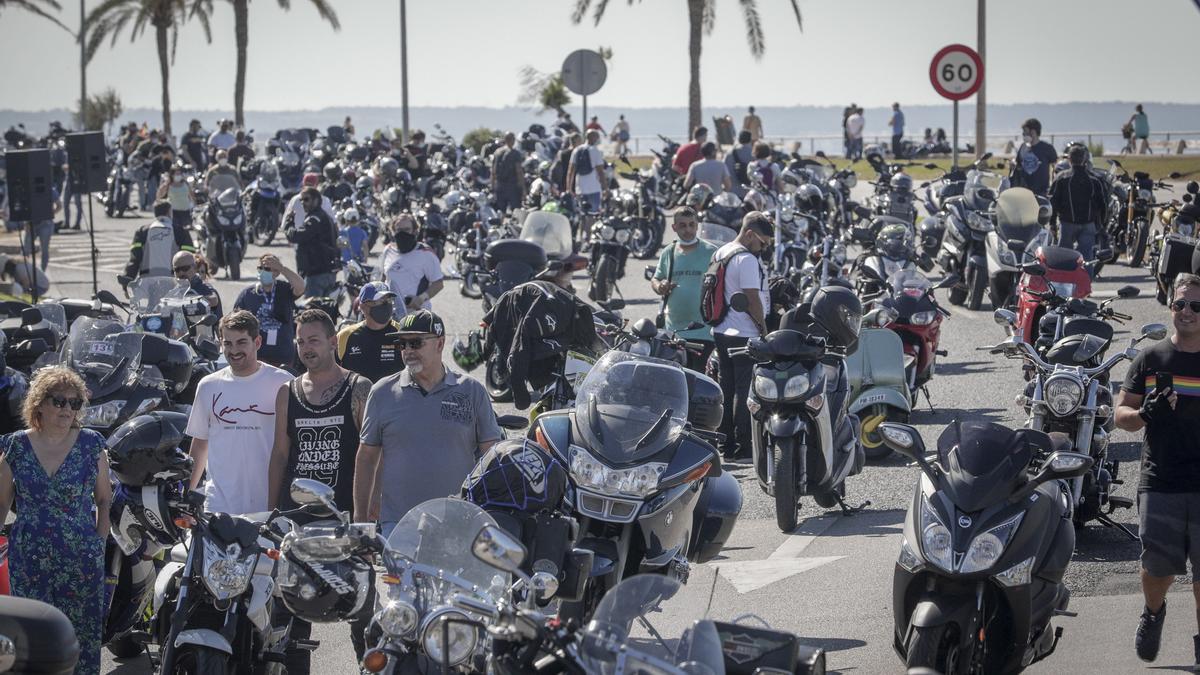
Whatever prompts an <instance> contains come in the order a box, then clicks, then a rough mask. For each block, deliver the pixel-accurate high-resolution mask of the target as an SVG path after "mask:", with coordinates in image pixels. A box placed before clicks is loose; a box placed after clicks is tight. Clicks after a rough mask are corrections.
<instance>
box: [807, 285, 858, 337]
mask: <svg viewBox="0 0 1200 675" xmlns="http://www.w3.org/2000/svg"><path fill="white" fill-rule="evenodd" d="M862 313H863V311H862V302H861V301H860V300H859V299H858V296H857V295H855V294H854V291H852V290H850V289H849V288H844V287H842V286H832V285H831V286H822V287H821V288H819V289H817V292H816V294H814V295H813V300H812V305H811V307H810V308H809V315H810V316H811V317H812V319H813V321H814V322H815V323H816V324H817V325H818V326H820V327H821V328H822V329H823V330H824V331H825V333H826V334H827V335H828V340H829V342H830V344H833V345H835V346H838V347H842V348H844V349H845V350H846V353H847V354H853V353H854V351H855V350H856V349H858V331H859V329H860V328H861V327H862Z"/></svg>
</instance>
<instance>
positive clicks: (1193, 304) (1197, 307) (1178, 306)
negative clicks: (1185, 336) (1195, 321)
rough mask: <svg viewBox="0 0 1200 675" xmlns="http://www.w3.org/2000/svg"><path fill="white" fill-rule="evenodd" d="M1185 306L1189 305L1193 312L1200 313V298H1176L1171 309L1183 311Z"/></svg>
mask: <svg viewBox="0 0 1200 675" xmlns="http://www.w3.org/2000/svg"><path fill="white" fill-rule="evenodd" d="M1184 307H1189V308H1191V310H1192V313H1193V314H1200V300H1176V301H1175V302H1172V303H1171V309H1173V310H1175V311H1176V312H1182V311H1183V308H1184Z"/></svg>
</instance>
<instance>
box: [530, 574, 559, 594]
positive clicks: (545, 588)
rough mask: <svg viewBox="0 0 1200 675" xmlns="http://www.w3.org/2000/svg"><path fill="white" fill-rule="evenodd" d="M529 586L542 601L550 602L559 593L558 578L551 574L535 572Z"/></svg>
mask: <svg viewBox="0 0 1200 675" xmlns="http://www.w3.org/2000/svg"><path fill="white" fill-rule="evenodd" d="M529 585H530V586H532V587H533V592H534V593H535V594H536V595H537V597H538V598H539V599H540V600H549V599H550V598H553V597H554V594H555V593H558V577H556V576H554V575H553V574H550V573H549V572H534V573H533V576H532V577H530V579H529Z"/></svg>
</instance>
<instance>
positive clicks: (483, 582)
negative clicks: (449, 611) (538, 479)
mask: <svg viewBox="0 0 1200 675" xmlns="http://www.w3.org/2000/svg"><path fill="white" fill-rule="evenodd" d="M495 524H496V521H495V520H494V519H492V517H491V516H489V515H488V514H487V513H486V512H485V511H484V510H483V509H481V508H479V507H478V506H476V505H474V504H472V503H470V502H466V501H463V500H461V499H450V498H442V499H431V500H429V501H427V502H422V503H420V504H417V505H416V506H414V507H413V508H412V509H410V510H409V512H408V513H406V514H404V517H403V518H401V519H400V522H398V523H396V527H395V528H394V529H393V530H392V533H391V534H390V535H389V536H388V539H387V544H386V550H385V552H384V565H385V566H386V567H387V569H388V571H389V572H391V573H392V574H399V573H400V572H401V571H402V570H403V568H404V567H405V563H404V561H408V562H410V563H416V564H418V565H423V566H425V567H431V568H433V569H436V570H440V571H441V572H443V573H445V574H447V575H451V576H454V577H457V578H458V579H459V580H461V581H463V582H466V583H467V584H468V586H467V587H466V588H462V587H460V585H459V584H457V583H454V584H452V583H450V582H449V581H448V580H441V579H438V578H437V577H436V576H431V575H428V574H421V575H419V576H417V577H415V579H416V583H417V585H418V587H419V588H418V591H419V592H420V594H421V596H422V598H423V599H424V600H425V601H426V602H427V603H429V604H427V605H426V606H427V607H432V606H434V605H439V604H449V602H450V600H451V598H452V597H453V595H454V594H455V593H471V592H472V591H473V592H475V593H476V594H477V595H479V596H481V597H486V598H489V599H490V600H491V601H493V602H495V601H497V600H498V599H499V598H500V596H501V595H502V594H503V593H504V592H505V591H507V589H508V586H509V583H510V582H509V575H508V574H507V573H505V572H502V571H500V570H498V569H496V568H494V567H492V566H491V565H488V564H487V563H485V562H483V561H482V560H480V559H478V558H476V557H475V556H474V555H472V554H471V544H472V543H473V542H474V541H475V536H476V535H477V534H479V531H480V530H482V529H483V526H484V525H495ZM472 587H473V588H472Z"/></svg>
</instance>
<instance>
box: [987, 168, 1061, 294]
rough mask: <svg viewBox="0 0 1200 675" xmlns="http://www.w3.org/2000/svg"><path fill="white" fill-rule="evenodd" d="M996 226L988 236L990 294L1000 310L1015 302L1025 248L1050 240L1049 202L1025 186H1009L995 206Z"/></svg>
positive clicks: (1036, 247) (1044, 243) (1026, 249)
mask: <svg viewBox="0 0 1200 675" xmlns="http://www.w3.org/2000/svg"><path fill="white" fill-rule="evenodd" d="M993 213H994V215H995V227H994V229H992V230H991V231H990V232H988V233H987V235H986V239H985V241H986V245H985V249H986V251H987V277H988V297H989V298H990V299H991V301H992V307H993V308H995V309H999V308H1002V307H1008V306H1010V305H1011V304H1013V299H1014V292H1015V291H1016V288H1017V278H1018V277H1019V276H1020V274H1021V263H1022V262H1023V261H1024V259H1025V257H1026V256H1025V252H1026V251H1030V250H1031V251H1036V250H1037V249H1038V247H1040V246H1046V245H1048V244H1049V243H1050V231H1049V230H1047V229H1046V227H1045V226H1046V225H1048V224H1050V203H1049V202H1048V201H1045V198H1042V197H1038V196H1036V195H1034V194H1033V192H1032V191H1030V190H1028V189H1026V188H1021V187H1017V188H1009V189H1008V190H1005V191H1004V192H1001V193H1000V196H999V197H997V198H996V202H995V204H994V205H993Z"/></svg>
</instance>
